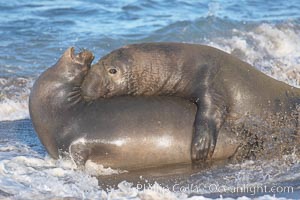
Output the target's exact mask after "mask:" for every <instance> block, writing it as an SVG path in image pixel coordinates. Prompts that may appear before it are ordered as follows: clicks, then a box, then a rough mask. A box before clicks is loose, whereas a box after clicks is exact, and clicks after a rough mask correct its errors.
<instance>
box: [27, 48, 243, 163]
mask: <svg viewBox="0 0 300 200" xmlns="http://www.w3.org/2000/svg"><path fill="white" fill-rule="evenodd" d="M93 58H94V56H93V54H92V53H91V52H89V51H84V52H81V53H79V54H78V55H75V54H74V49H73V48H70V49H68V50H67V51H66V52H65V53H64V54H63V56H62V57H61V58H60V59H59V61H58V62H57V63H56V64H55V65H54V66H52V67H50V68H49V69H48V70H46V71H45V72H44V73H43V74H42V75H41V76H40V77H39V78H38V79H37V80H36V82H35V83H34V86H33V88H32V90H31V94H30V101H29V108H30V116H31V119H32V122H33V126H34V128H35V130H36V132H37V134H38V136H39V138H40V140H41V142H42V144H43V145H44V146H45V147H46V149H47V151H48V152H49V154H50V155H51V156H52V157H54V158H58V157H59V155H60V152H68V153H70V154H71V157H72V158H73V159H74V161H75V162H76V163H77V164H78V165H84V163H85V161H86V160H87V159H89V160H92V161H94V162H96V163H100V164H102V165H103V166H105V167H113V168H121V169H133V168H148V167H153V166H158V167H159V166H163V165H169V164H179V163H190V162H191V159H190V148H191V147H190V141H191V138H192V132H193V121H194V117H195V112H196V106H195V105H194V104H192V103H191V102H189V101H186V100H183V99H180V98H176V97H147V98H144V97H129V96H128V97H117V98H112V99H98V100H97V101H94V102H92V103H88V102H85V101H84V100H83V99H82V98H81V95H80V90H79V88H80V85H81V83H82V81H83V78H84V76H85V74H86V73H87V70H89V67H90V64H91V62H92V60H93ZM220 137H221V139H220V140H219V142H218V144H217V151H215V153H214V156H213V158H214V159H227V158H229V157H231V156H232V155H233V154H234V153H235V151H236V149H237V146H238V145H239V141H238V140H237V139H236V137H235V136H233V137H231V136H230V135H227V132H226V130H224V132H222V133H220Z"/></svg>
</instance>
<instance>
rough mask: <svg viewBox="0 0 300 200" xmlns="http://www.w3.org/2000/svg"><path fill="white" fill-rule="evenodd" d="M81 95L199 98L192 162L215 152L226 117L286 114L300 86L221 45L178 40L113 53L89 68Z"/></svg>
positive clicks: (299, 99)
mask: <svg viewBox="0 0 300 200" xmlns="http://www.w3.org/2000/svg"><path fill="white" fill-rule="evenodd" d="M82 94H83V95H84V97H85V98H86V99H88V100H94V99H97V98H99V97H105V98H108V97H113V96H121V95H132V96H164V95H165V96H177V97H183V98H185V99H188V100H191V101H192V102H194V103H196V104H197V107H198V110H197V114H196V118H195V120H194V121H195V122H194V136H193V139H192V148H191V157H192V160H193V161H198V160H205V159H206V158H207V156H208V158H210V157H211V155H212V153H213V150H214V148H215V144H216V140H217V137H218V133H219V131H220V129H221V127H222V125H223V124H224V122H229V121H232V120H233V124H236V123H240V122H241V120H243V118H245V117H246V116H252V117H254V118H258V119H260V120H262V121H264V120H266V119H267V118H268V117H270V116H271V115H276V114H277V113H283V114H284V115H287V116H288V115H290V114H291V113H292V112H293V111H294V110H295V109H296V106H297V104H299V103H300V89H297V88H295V87H292V86H290V85H287V84H285V83H283V82H279V81H277V80H275V79H272V78H270V77H268V76H266V75H265V74H263V73H261V72H260V71H258V70H257V69H255V68H254V67H252V66H250V65H249V64H247V63H245V62H243V61H241V60H239V59H237V58H235V57H234V56H232V55H230V54H227V53H225V52H223V51H220V50H218V49H215V48H212V47H208V46H203V45H196V44H180V43H144V44H134V45H129V46H125V47H123V48H120V49H117V50H115V51H113V52H111V53H110V54H108V55H107V56H104V57H103V58H102V59H100V60H99V62H98V63H97V64H95V65H94V66H93V67H92V68H91V70H90V71H89V72H88V75H87V76H86V77H85V80H84V82H83V85H82ZM296 127H298V128H299V126H298V125H296ZM294 131H296V130H294Z"/></svg>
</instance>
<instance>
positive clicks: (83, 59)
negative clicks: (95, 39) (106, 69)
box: [63, 47, 95, 65]
mask: <svg viewBox="0 0 300 200" xmlns="http://www.w3.org/2000/svg"><path fill="white" fill-rule="evenodd" d="M63 57H66V58H69V59H70V60H72V61H75V62H77V63H79V64H83V65H91V63H92V61H93V60H94V58H95V56H94V54H93V53H92V52H90V51H88V50H83V51H81V52H79V53H78V54H76V53H75V48H74V47H70V48H68V49H67V50H66V52H65V53H64V56H63Z"/></svg>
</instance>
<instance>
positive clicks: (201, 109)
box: [191, 87, 228, 163]
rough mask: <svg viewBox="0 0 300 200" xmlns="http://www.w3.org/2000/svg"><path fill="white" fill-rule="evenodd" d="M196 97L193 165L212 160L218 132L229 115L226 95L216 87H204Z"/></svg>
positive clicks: (192, 151) (192, 147) (192, 146)
mask: <svg viewBox="0 0 300 200" xmlns="http://www.w3.org/2000/svg"><path fill="white" fill-rule="evenodd" d="M200 91H201V93H200V94H198V95H196V96H198V98H197V99H196V101H194V102H195V103H196V104H197V107H198V109H197V113H196V117H195V121H194V133H193V134H194V135H193V138H192V144H191V159H192V161H193V163H197V162H198V161H205V160H207V159H210V158H211V157H212V155H213V152H214V149H215V146H216V143H217V138H218V132H219V130H220V128H221V127H222V125H223V123H224V121H225V119H226V116H227V114H228V106H226V105H227V104H228V103H227V104H226V102H225V99H224V95H220V92H218V91H219V90H217V89H216V88H214V87H211V88H207V87H204V88H203V89H202V90H200Z"/></svg>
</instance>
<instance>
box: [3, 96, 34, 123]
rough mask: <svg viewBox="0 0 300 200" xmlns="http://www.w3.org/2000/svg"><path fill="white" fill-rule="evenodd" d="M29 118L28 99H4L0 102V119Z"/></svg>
mask: <svg viewBox="0 0 300 200" xmlns="http://www.w3.org/2000/svg"><path fill="white" fill-rule="evenodd" d="M27 118H29V110H28V101H23V102H16V101H14V100H10V99H6V100H4V101H2V102H0V121H12V120H19V119H27Z"/></svg>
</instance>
